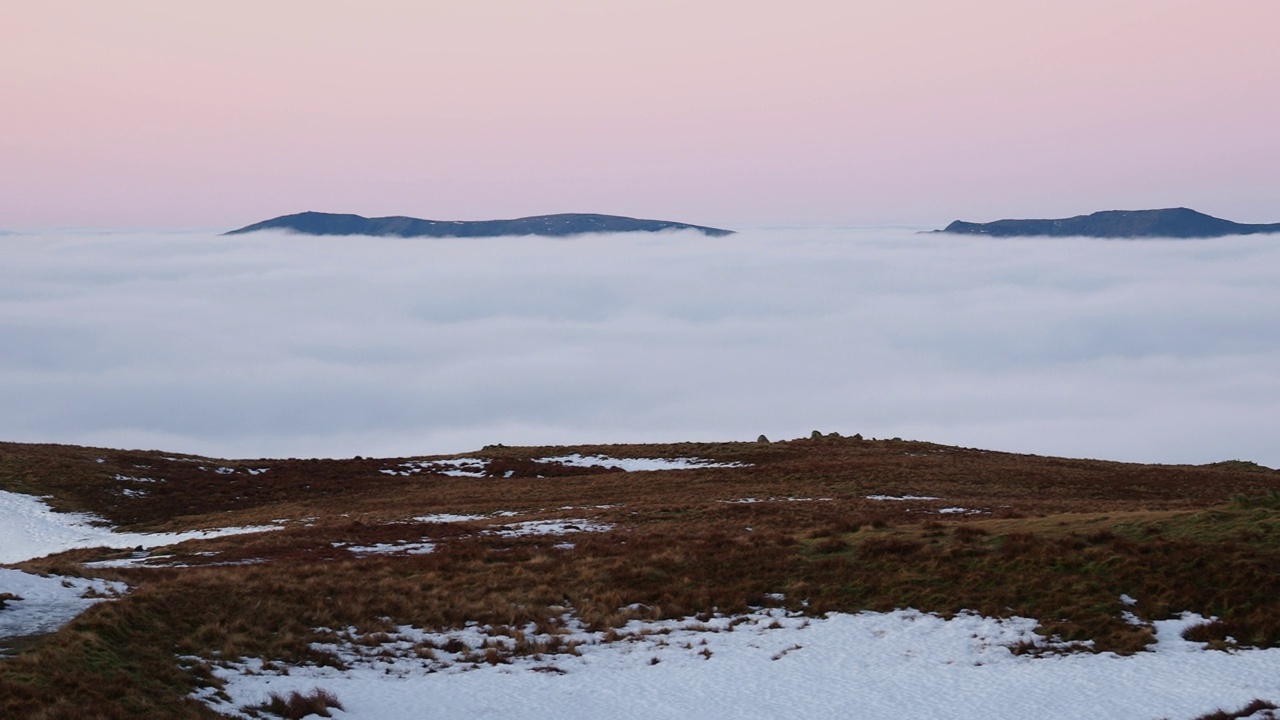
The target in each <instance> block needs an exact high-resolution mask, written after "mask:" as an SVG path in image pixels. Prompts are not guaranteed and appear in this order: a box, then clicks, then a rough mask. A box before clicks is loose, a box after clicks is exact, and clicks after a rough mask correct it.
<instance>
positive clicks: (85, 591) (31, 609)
mask: <svg viewBox="0 0 1280 720" xmlns="http://www.w3.org/2000/svg"><path fill="white" fill-rule="evenodd" d="M128 589H129V588H128V586H127V585H125V584H124V583H120V582H110V581H107V580H92V579H86V578H71V577H61V576H59V575H50V576H49V577H41V576H39V575H33V574H31V573H25V572H22V571H21V570H4V569H0V593H9V594H12V595H16V596H18V598H20V599H17V600H6V601H4V603H3V605H4V607H3V608H0V639H3V638H10V637H22V636H24V635H40V634H43V633H49V632H53V631H54V630H57V629H58V628H60V627H62V626H63V625H66V624H67V623H68V622H70V621H71V620H72V618H74V617H75V616H77V615H79V614H80V613H82V612H84V611H85V610H86V609H87V608H88V607H89V606H90V605H93V604H94V603H98V602H102V601H103V600H106V599H108V598H110V597H113V596H117V595H121V594H123V593H124V592H126V591H127V590H128Z"/></svg>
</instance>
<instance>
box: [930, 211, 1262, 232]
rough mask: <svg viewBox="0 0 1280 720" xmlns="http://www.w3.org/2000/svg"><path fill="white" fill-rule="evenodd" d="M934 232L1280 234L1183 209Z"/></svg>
mask: <svg viewBox="0 0 1280 720" xmlns="http://www.w3.org/2000/svg"><path fill="white" fill-rule="evenodd" d="M935 232H946V233H960V234H966V235H991V236H994V237H1015V236H1036V235H1040V236H1043V235H1049V236H1055V237H1065V236H1079V237H1097V238H1143V237H1169V238H1209V237H1224V236H1226V235H1256V234H1258V233H1280V223H1272V224H1269V225H1246V224H1242V223H1236V222H1231V221H1230V220H1222V219H1221V218H1216V217H1213V216H1211V215H1205V214H1204V213H1200V212H1196V211H1195V210H1189V209H1187V208H1168V209H1164V210H1105V211H1103V212H1096V213H1093V214H1092V215H1077V216H1075V217H1070V218H1063V219H1061V220H996V221H995V222H989V223H971V222H963V221H961V220H957V221H955V222H953V223H951V224H950V225H948V226H947V227H946V228H945V229H943V230H937V231H935Z"/></svg>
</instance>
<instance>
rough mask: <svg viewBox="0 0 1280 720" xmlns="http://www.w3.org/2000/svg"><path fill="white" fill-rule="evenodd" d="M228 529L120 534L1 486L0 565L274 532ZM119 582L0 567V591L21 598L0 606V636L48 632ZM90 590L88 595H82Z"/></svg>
mask: <svg viewBox="0 0 1280 720" xmlns="http://www.w3.org/2000/svg"><path fill="white" fill-rule="evenodd" d="M278 529H279V527H278V526H261V527H232V528H218V529H215V530H196V531H191V532H181V533H121V532H115V531H113V530H112V529H111V528H110V527H109V526H108V525H106V523H105V522H104V521H103V520H101V519H100V518H97V517H94V516H93V515H88V514H82V513H58V512H54V511H53V510H51V509H50V508H49V506H48V505H46V504H45V503H44V502H42V501H41V500H40V498H37V497H33V496H31V495H23V494H21V493H13V492H8V491H4V490H0V564H6V563H16V562H22V561H23V560H30V559H32V558H37V557H43V556H45V555H49V554H52V553H57V552H62V551H64V550H70V549H73V548H86V547H111V548H130V547H144V548H150V547H161V546H164V545H173V544H174V543H179V542H183V541H185V540H195V539H199V538H211V537H218V536H221V535H235V534H240V533H252V532H264V531H267V530H278ZM125 589H126V588H125V586H124V585H122V584H120V583H103V582H102V581H98V580H83V579H79V578H63V577H57V576H52V577H40V576H38V575H32V574H30V573H24V572H20V571H18V570H3V569H0V593H10V594H12V595H16V596H18V597H20V598H22V600H21V601H12V600H11V601H9V602H8V603H7V604H6V605H5V607H4V608H2V609H0V639H3V638H6V637H15V636H22V635H35V634H39V633H45V632H52V631H53V630H56V629H58V628H59V627H60V626H62V625H63V624H65V623H67V622H69V621H70V620H71V619H72V618H74V617H75V616H76V615H78V614H79V613H80V612H82V611H83V610H84V609H85V608H87V607H88V606H89V605H92V604H93V603H95V602H98V601H99V600H101V599H102V597H92V596H108V595H115V594H119V593H121V592H124V591H125ZM86 593H88V594H89V595H90V596H91V597H84V595H85V594H86Z"/></svg>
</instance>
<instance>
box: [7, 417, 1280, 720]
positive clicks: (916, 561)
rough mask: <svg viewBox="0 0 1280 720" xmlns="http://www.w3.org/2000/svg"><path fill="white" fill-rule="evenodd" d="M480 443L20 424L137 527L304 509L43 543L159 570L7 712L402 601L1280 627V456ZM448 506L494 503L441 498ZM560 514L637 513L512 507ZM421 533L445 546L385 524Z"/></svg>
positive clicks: (68, 645)
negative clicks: (285, 454) (439, 466)
mask: <svg viewBox="0 0 1280 720" xmlns="http://www.w3.org/2000/svg"><path fill="white" fill-rule="evenodd" d="M572 452H579V453H581V454H584V455H592V454H606V455H610V456H613V457H699V458H705V459H712V460H717V461H722V462H737V463H745V464H748V466H745V467H732V468H701V469H696V470H681V471H666V472H646V473H625V472H621V471H617V470H613V471H607V470H604V469H603V468H594V469H593V468H571V467H564V466H558V465H554V464H546V463H538V462H535V460H536V459H539V458H545V457H550V456H557V455H565V454H569V453H572ZM471 456H472V457H476V458H485V459H487V460H489V461H490V462H489V464H488V466H487V468H486V476H485V477H482V478H470V477H449V476H445V475H442V474H438V473H428V472H422V473H420V474H416V475H411V476H408V477H404V476H400V475H389V474H387V473H384V472H382V471H383V470H391V469H397V468H403V467H404V465H403V464H404V463H406V462H410V461H420V460H424V458H398V459H391V460H387V459H355V460H311V461H303V460H252V461H225V460H215V459H209V458H190V457H181V456H175V455H172V454H167V453H160V452H153V451H114V450H97V449H90V448H70V447H64V446H48V445H43V446H34V445H12V444H5V445H0V488H3V489H9V490H16V491H22V492H31V493H38V494H49V495H52V496H53V499H52V501H51V502H53V504H54V505H55V506H56V507H58V508H60V509H65V510H79V511H92V512H96V513H98V514H100V515H102V516H104V517H107V518H109V519H111V520H112V521H113V522H116V523H120V524H122V525H126V526H128V527H130V528H132V529H170V530H180V529H190V528H198V527H214V526H225V525H234V524H265V523H271V522H276V521H279V522H278V523H277V524H280V525H282V526H283V528H284V529H282V530H278V531H275V532H269V533H261V534H254V535H246V536H235V537H224V538H217V539H210V540H204V541H192V542H188V543H184V544H182V545H179V546H175V547H172V548H167V549H163V550H158V551H156V552H155V553H154V554H153V558H151V559H150V560H151V561H152V562H156V563H158V564H159V565H160V566H157V567H123V568H111V569H108V568H96V569H95V568H92V567H86V566H85V563H87V562H90V561H95V560H103V559H111V558H118V557H122V556H125V555H127V554H128V553H127V552H121V551H110V550H103V549H97V550H95V549H88V550H76V551H71V552H68V553H63V554H61V555H59V556H55V557H51V558H44V559H40V560H35V561H31V562H27V563H23V564H21V567H23V568H25V569H28V570H31V571H37V572H56V573H60V574H82V575H92V576H98V577H105V578H109V579H120V580H124V581H126V582H128V583H129V584H130V585H131V586H132V588H133V590H132V592H131V593H130V594H128V595H127V596H126V597H124V598H123V599H120V600H117V601H112V602H107V603H103V604H99V605H97V606H95V607H94V608H92V609H91V610H89V611H88V612H86V613H84V614H83V615H81V616H80V617H79V618H78V619H77V620H75V621H73V622H72V623H71V624H70V625H68V626H67V627H66V628H64V629H63V630H62V631H60V632H59V633H56V634H54V635H51V636H49V637H47V638H44V639H42V640H40V641H39V642H34V643H29V644H26V645H25V646H24V648H23V651H22V652H21V653H20V654H19V655H18V656H17V657H16V658H13V659H10V660H4V661H0V716H2V717H6V718H7V717H66V718H78V717H106V718H116V717H139V716H146V717H211V716H212V714H211V712H210V711H209V710H208V709H207V708H205V707H204V706H203V705H200V704H199V703H196V702H195V701H193V700H190V699H188V698H187V695H188V694H189V693H190V692H191V691H192V690H193V689H195V688H197V687H211V688H213V690H214V691H216V689H217V681H216V679H214V678H213V676H212V674H211V666H212V665H216V664H218V663H221V662H231V661H235V660H237V659H239V658H242V657H259V658H263V659H264V660H268V661H271V662H276V663H285V664H289V663H322V664H326V663H327V664H340V663H341V660H340V658H338V657H335V656H332V655H329V654H327V653H326V652H324V651H322V650H319V649H316V648H315V647H313V643H325V642H337V641H339V640H341V639H342V638H358V639H359V641H360V642H362V643H367V644H370V645H371V646H373V645H377V643H379V642H381V641H382V640H384V639H385V638H386V637H387V636H386V633H389V632H393V631H394V630H395V628H396V627H397V626H400V625H411V626H414V627H417V628H422V629H427V630H447V629H453V628H460V627H463V626H464V625H466V624H467V623H469V622H474V623H479V624H481V625H484V626H490V627H491V632H492V633H493V634H495V635H502V636H505V637H508V638H511V639H512V640H513V641H514V642H512V643H510V644H509V645H503V646H501V647H498V646H496V645H495V646H491V647H488V648H471V649H466V650H467V652H470V653H471V655H469V656H470V657H473V658H474V659H473V661H474V662H503V661H504V659H503V658H504V657H505V656H506V655H509V654H511V653H518V654H528V655H543V654H545V655H550V656H554V654H555V653H556V652H566V651H571V648H569V647H567V646H560V647H557V646H556V644H555V643H550V644H548V643H547V642H545V641H533V640H531V639H530V638H529V637H528V636H527V635H526V630H527V629H528V628H529V627H530V626H531V625H532V626H533V627H534V628H535V629H536V631H537V632H539V633H542V634H549V635H553V636H554V635H555V634H556V633H558V632H562V631H563V627H562V619H563V616H564V614H565V613H566V612H568V613H571V614H573V615H575V616H576V617H578V618H580V619H581V621H582V622H584V623H585V624H586V625H587V626H588V627H590V628H591V629H595V630H602V631H604V630H608V629H610V628H619V627H621V626H622V625H624V624H625V623H626V622H627V621H628V620H631V619H635V618H644V619H666V618H683V617H687V616H694V615H697V616H702V617H708V616H709V615H710V614H711V613H717V612H718V613H736V612H742V611H745V610H748V609H749V608H752V607H760V606H766V605H778V604H783V605H785V606H786V607H788V608H789V609H791V610H795V611H799V612H806V613H814V614H818V613H823V612H828V611H844V612H856V611H860V610H891V609H894V608H902V607H914V608H917V609H920V610H923V611H928V612H938V613H942V614H952V613H958V612H961V611H973V612H980V613H983V614H988V615H993V616H1010V615H1020V616H1026V617H1034V618H1037V619H1038V620H1039V621H1040V631H1041V632H1042V633H1043V634H1044V635H1045V636H1046V637H1047V638H1052V639H1056V640H1060V641H1063V642H1075V643H1082V642H1091V643H1092V648H1091V649H1093V650H1111V651H1116V652H1122V653H1128V652H1135V651H1140V650H1141V649H1143V648H1144V647H1145V646H1146V645H1147V644H1149V643H1150V642H1151V641H1152V634H1151V630H1150V627H1149V626H1148V625H1142V624H1138V625H1135V624H1133V623H1131V622H1128V621H1126V619H1125V617H1124V615H1123V613H1124V612H1125V611H1126V610H1128V611H1131V612H1133V613H1134V614H1135V615H1136V616H1137V617H1138V618H1140V619H1142V620H1144V621H1148V622H1149V621H1151V620H1157V619H1163V618H1166V617H1169V616H1171V615H1174V614H1176V613H1178V612H1181V611H1183V610H1191V611H1195V612H1200V613H1202V614H1204V615H1206V616H1208V615H1215V616H1217V617H1219V618H1220V620H1219V621H1218V622H1215V623H1213V624H1211V625H1206V626H1202V627H1200V628H1195V629H1193V631H1192V632H1191V633H1190V634H1189V635H1190V636H1191V637H1193V638H1194V639H1199V640H1203V641H1205V642H1209V643H1211V644H1212V645H1213V646H1214V647H1224V648H1225V647H1228V646H1229V645H1231V644H1232V643H1233V642H1234V643H1235V644H1238V645H1257V646H1265V647H1271V646H1278V645H1280V612H1278V610H1280V608H1278V607H1277V599H1276V598H1278V597H1280V592H1277V591H1280V581H1277V579H1276V578H1275V577H1274V576H1273V573H1272V572H1271V571H1270V569H1271V568H1274V567H1276V566H1277V561H1280V495H1278V494H1277V493H1278V492H1280V473H1276V472H1274V471H1270V470H1267V469H1265V468H1259V467H1258V466H1254V465H1252V464H1249V463H1240V462H1229V463H1223V464H1215V465H1214V466H1202V467H1189V466H1153V465H1136V464H1128V463H1114V462H1102V461H1093V460H1069V459H1062V458H1043V457H1034V456H1021V455H1014V454H1008V453H996V452H987V451H981V450H972V449H965V448H950V447H945V446H939V445H933V444H929V443H920V442H908V441H875V440H857V439H843V438H830V437H823V438H820V439H812V440H799V441H792V442H783V443H719V444H703V445H694V444H681V445H664V446H586V447H574V448H501V447H496V448H487V449H485V450H484V451H481V452H478V453H473V454H471ZM99 459H101V460H102V462H98V460H99ZM202 468H203V469H202ZM220 468H221V469H222V471H221V472H220V471H219V469H220ZM263 468H266V471H265V472H256V471H260V470H262V469H263ZM249 470H254V471H255V474H250V473H249V472H248V471H249ZM508 475H509V477H508ZM120 477H124V478H126V479H120ZM128 478H135V479H128ZM136 478H146V479H147V480H151V481H154V482H146V481H142V480H138V479H136ZM126 488H128V489H138V490H143V491H145V492H146V493H147V494H146V495H144V496H142V497H130V496H129V495H126V494H124V493H123V492H122V490H123V489H126ZM868 496H891V497H896V498H901V497H904V496H913V497H916V498H922V497H931V498H938V499H936V500H924V499H916V500H872V499H868ZM954 508H961V510H960V511H956V512H949V513H942V512H939V511H941V510H943V509H954ZM435 513H455V514H468V515H476V516H482V517H479V518H478V519H475V520H469V521H462V522H456V523H440V522H431V521H430V520H429V519H427V520H417V519H415V518H421V517H424V516H427V515H431V514H435ZM498 513H510V514H503V515H499V514H498ZM552 519H559V520H561V521H576V522H577V523H578V524H579V525H581V524H582V523H583V522H590V523H597V524H604V525H608V526H610V527H611V529H609V530H607V531H603V532H579V533H574V534H571V535H558V536H539V535H515V534H513V533H512V532H510V531H513V530H517V529H519V527H520V526H519V525H518V523H521V522H526V521H534V520H552ZM504 530H506V531H508V532H507V533H506V534H502V531H504ZM423 541H429V542H431V543H432V544H434V551H433V552H431V553H428V554H416V555H411V554H403V553H402V554H363V553H361V552H360V551H359V548H362V547H369V546H375V545H384V546H385V545H390V546H396V545H397V544H400V543H421V542H423ZM566 541H567V542H569V543H572V547H568V546H565V545H563V544H562V543H564V542H566ZM775 593H781V594H782V596H783V598H784V599H782V600H779V599H777V595H775ZM1122 594H1127V595H1129V596H1131V597H1134V598H1137V603H1136V604H1135V605H1133V606H1132V607H1130V606H1126V605H1124V604H1123V603H1121V601H1120V596H1121V595H1122ZM1019 650H1022V651H1035V650H1036V649H1035V648H1030V647H1024V648H1019ZM472 651H473V652H472ZM421 652H422V653H423V654H424V656H428V655H430V654H431V652H432V649H431V648H429V647H424V648H421ZM108 689H110V690H108ZM280 700H281V703H282V705H281V706H280V708H276V710H272V708H271V707H265V706H264V707H263V708H261V709H260V711H261V712H262V713H266V714H270V713H273V712H275V713H276V714H279V712H277V711H281V708H284V710H283V711H288V710H287V709H288V707H289V706H290V704H289V703H290V700H291V699H290V698H281V699H280ZM304 700H307V698H299V699H297V702H296V703H294V704H295V705H297V707H298V708H302V707H303V706H304V705H305V703H304Z"/></svg>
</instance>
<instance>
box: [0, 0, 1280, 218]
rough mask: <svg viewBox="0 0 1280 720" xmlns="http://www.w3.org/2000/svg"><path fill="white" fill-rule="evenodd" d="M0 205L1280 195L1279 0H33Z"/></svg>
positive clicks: (988, 208)
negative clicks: (205, 0) (779, 0)
mask: <svg viewBox="0 0 1280 720" xmlns="http://www.w3.org/2000/svg"><path fill="white" fill-rule="evenodd" d="M0 25H3V27H4V40H3V42H0V97H3V98H4V102H3V104H2V105H0V123H2V124H3V125H2V126H3V128H4V132H0V168H3V172H0V229H9V230H29V229H37V228H65V227H94V228H175V227H182V228H193V227H196V228H214V229H224V230H225V229H230V228H233V227H239V226H242V225H247V224H249V223H252V222H255V221H258V220H262V219H265V218H268V217H274V216H277V215H282V214H286V213H291V212H299V211H303V210H319V211H331V212H355V213H360V214H364V215H370V216H377V215H411V216H416V217H426V218H433V219H487V218H502V217H517V216H523V215H531V214H542V213H552V212H605V213H616V214H623V215H632V216H641V217H658V218H662V219H672V220H681V221H686V222H695V223H701V224H716V225H724V226H729V227H735V228H743V227H757V226H779V225H845V224H852V225H867V224H907V225H929V224H938V225H941V224H945V223H946V222H949V221H951V220H954V219H957V218H959V219H965V220H972V221H985V220H994V219H998V218H1002V217H1064V216H1070V215H1076V214H1081V213H1087V212H1092V211H1095V210H1103V209H1138V208H1152V207H1175V206H1187V207H1193V208H1195V209H1197V210H1201V211H1203V212H1208V213H1210V214H1214V215H1217V216H1220V217H1227V218H1229V219H1233V220H1237V221H1240V222H1275V221H1280V203H1278V202H1277V198H1278V196H1280V141H1277V135H1276V132H1275V128H1276V127H1280V93H1276V92H1275V91H1274V89H1275V88H1276V87H1280V44H1277V43H1276V42H1275V41H1274V29H1275V28H1276V27H1280V3H1276V2H1275V1H1274V0H1121V1H1120V2H1116V1H1115V0H1107V1H1106V2H1104V1H1102V0H1079V1H1077V2H1070V3H1066V2H1027V1H1026V0H974V1H973V2H964V3H956V2H950V1H948V0H863V1H860V2H837V1H835V0H822V1H819V0H797V1H796V2H791V3H787V4H785V5H783V4H779V3H775V2H770V3H764V2H755V1H754V0H733V1H732V2H730V1H729V0H682V1H681V2H673V1H671V0H646V2H643V3H641V2H608V3H602V2H596V1H593V0H548V1H547V2H538V3H533V2H521V1H520V0H474V1H472V2H451V3H423V2H410V1H407V0H405V1H401V2H391V1H385V0H384V1H381V2H361V3H355V2H333V1H327V2H316V1H315V0H307V1H306V2H304V1H302V0H272V2H266V3H264V2H247V1H246V0H227V1H226V2H219V3H173V2H168V1H166V0H119V1H117V2H111V3H101V2H92V1H89V0H46V1H43V2H39V3H9V4H8V5H7V6H6V7H5V9H4V10H3V11H0Z"/></svg>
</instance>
